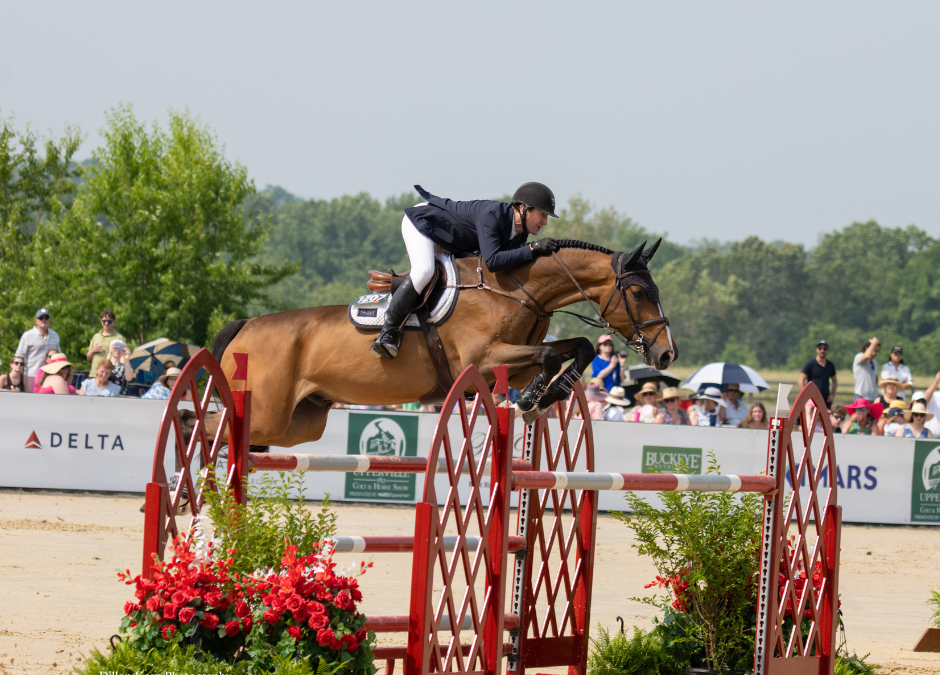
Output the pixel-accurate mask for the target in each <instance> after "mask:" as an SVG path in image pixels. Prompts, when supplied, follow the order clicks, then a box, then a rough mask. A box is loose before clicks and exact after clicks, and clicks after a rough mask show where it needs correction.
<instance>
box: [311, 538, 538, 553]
mask: <svg viewBox="0 0 940 675" xmlns="http://www.w3.org/2000/svg"><path fill="white" fill-rule="evenodd" d="M443 539H444V550H445V551H453V550H454V549H456V548H457V539H458V538H457V536H456V535H455V536H450V535H448V536H445V537H443ZM327 541H328V542H331V543H332V544H333V552H334V553H411V552H412V551H414V548H415V541H414V537H333V538H332V539H327ZM465 541H466V544H467V550H469V551H476V550H477V549H478V548H479V547H480V537H466V538H465ZM524 548H525V537H509V552H510V553H518V552H519V551H521V550H522V549H524Z"/></svg>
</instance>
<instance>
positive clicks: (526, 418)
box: [522, 407, 548, 424]
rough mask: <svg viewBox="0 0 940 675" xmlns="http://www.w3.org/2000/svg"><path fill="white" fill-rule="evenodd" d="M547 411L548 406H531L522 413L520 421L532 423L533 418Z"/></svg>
mask: <svg viewBox="0 0 940 675" xmlns="http://www.w3.org/2000/svg"><path fill="white" fill-rule="evenodd" d="M547 411H548V408H538V407H535V408H532V410H527V411H526V412H524V413H522V421H523V422H525V423H526V424H534V423H535V420H537V419H538V418H539V417H541V416H542V415H544V414H545V413H546V412H547Z"/></svg>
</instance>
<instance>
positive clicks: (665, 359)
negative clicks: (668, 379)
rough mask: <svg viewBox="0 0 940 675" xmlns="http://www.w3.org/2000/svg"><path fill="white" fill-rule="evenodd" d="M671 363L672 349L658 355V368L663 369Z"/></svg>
mask: <svg viewBox="0 0 940 675" xmlns="http://www.w3.org/2000/svg"><path fill="white" fill-rule="evenodd" d="M670 363H672V351H668V352H665V353H664V354H663V355H662V356H660V357H659V370H665V369H666V368H668V367H669V364H670Z"/></svg>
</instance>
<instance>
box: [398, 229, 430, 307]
mask: <svg viewBox="0 0 940 675" xmlns="http://www.w3.org/2000/svg"><path fill="white" fill-rule="evenodd" d="M401 236H402V238H403V239H404V240H405V248H406V249H408V259H409V260H410V261H411V283H412V285H414V288H415V290H416V291H417V292H418V293H421V292H422V291H423V290H424V288H425V286H427V285H428V282H429V281H431V277H432V276H434V242H433V241H431V240H430V239H428V238H427V237H425V236H424V235H423V234H421V233H420V232H418V228H416V227H415V226H414V223H412V222H411V219H410V218H408V216H405V217H404V218H402V219H401Z"/></svg>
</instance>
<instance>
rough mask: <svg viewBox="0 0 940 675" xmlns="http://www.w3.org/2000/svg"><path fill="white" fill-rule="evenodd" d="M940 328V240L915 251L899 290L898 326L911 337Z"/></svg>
mask: <svg viewBox="0 0 940 675" xmlns="http://www.w3.org/2000/svg"><path fill="white" fill-rule="evenodd" d="M938 327H940V243H938V242H934V243H933V244H932V245H931V246H930V247H929V248H926V249H924V250H922V251H919V252H917V253H915V254H914V255H913V256H912V257H911V259H910V260H909V261H908V263H907V265H906V266H905V268H904V274H903V276H902V279H901V284H900V288H898V290H897V328H898V330H899V331H901V332H903V333H904V334H905V335H907V336H909V337H910V338H911V339H915V340H916V339H918V338H921V337H923V336H925V335H928V334H930V333H932V332H933V331H935V330H936V329H937V328H938Z"/></svg>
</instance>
